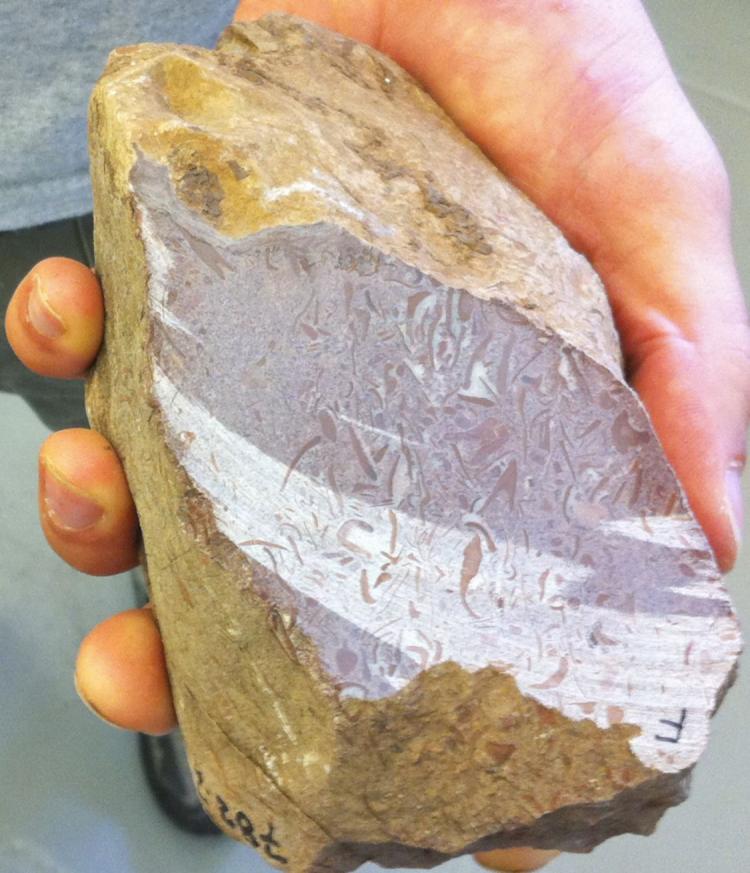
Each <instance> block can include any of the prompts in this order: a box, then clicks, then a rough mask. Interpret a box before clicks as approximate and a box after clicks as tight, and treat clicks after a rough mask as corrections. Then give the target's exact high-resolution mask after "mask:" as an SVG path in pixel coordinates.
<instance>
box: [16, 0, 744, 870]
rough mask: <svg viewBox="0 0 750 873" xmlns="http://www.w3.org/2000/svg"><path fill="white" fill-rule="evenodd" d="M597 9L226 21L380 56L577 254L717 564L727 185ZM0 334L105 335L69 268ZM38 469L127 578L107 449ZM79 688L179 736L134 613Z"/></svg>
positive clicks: (64, 517) (635, 38) (99, 633)
mask: <svg viewBox="0 0 750 873" xmlns="http://www.w3.org/2000/svg"><path fill="white" fill-rule="evenodd" d="M607 5H608V4H604V3H602V2H597V0H565V2H561V0H558V2H549V0H544V2H541V0H540V2H536V3H526V4H518V3H511V2H495V3H492V4H488V3H486V2H481V0H442V2H440V3H439V4H438V3H437V0H413V2H412V3H410V4H409V6H408V16H407V15H406V14H405V12H404V7H403V6H401V7H400V9H399V7H398V6H397V4H387V3H385V2H378V0H358V2H354V0H349V2H347V0H338V2H331V0H316V2H304V3H303V2H301V0H300V2H293V0H287V2H271V0H268V2H243V3H241V4H240V8H239V10H238V18H240V19H243V18H255V17H258V16H259V15H262V14H264V13H265V12H268V11H279V10H281V11H289V12H298V13H299V14H301V15H304V17H307V18H312V19H314V20H317V21H319V22H320V23H322V24H325V25H327V26H329V27H333V28H334V29H338V30H340V31H342V32H344V33H346V34H348V35H350V36H354V37H356V38H358V39H361V40H363V41H366V42H370V43H372V44H374V45H376V47H378V48H380V49H381V50H384V51H386V52H387V53H388V54H391V55H392V56H393V57H394V58H395V59H396V60H397V61H398V62H399V63H401V65H402V66H404V67H406V68H407V69H408V70H410V71H411V72H412V73H413V74H414V75H415V76H416V77H417V78H419V79H420V80H421V81H422V82H423V84H424V85H425V86H426V87H427V89H428V90H429V91H430V92H431V93H432V94H433V96H434V97H435V98H436V99H437V100H438V101H439V102H440V103H441V104H442V105H443V106H444V108H445V109H446V110H447V111H448V112H449V114H451V115H452V116H453V117H454V119H455V120H456V121H457V122H458V123H459V124H460V125H461V126H462V127H463V128H464V130H465V131H466V132H467V134H468V135H469V136H470V137H471V138H473V139H474V140H475V141H476V142H478V143H479V145H480V146H481V147H482V148H483V149H484V150H485V152H486V153H487V154H488V155H489V156H490V157H491V158H492V159H493V160H494V161H495V162H496V163H497V164H498V166H500V167H501V169H502V170H503V171H504V172H505V173H506V175H508V176H509V177H510V178H511V179H512V180H513V181H514V182H515V183H516V184H517V185H518V186H519V187H521V188H522V189H523V190H525V191H526V193H528V194H529V196H530V197H531V198H532V199H533V200H534V201H535V202H536V203H537V205H539V206H540V207H541V208H542V209H543V211H545V212H546V213H547V214H548V215H549V216H550V217H551V218H552V219H553V220H554V221H555V222H556V223H557V224H558V225H559V226H560V227H561V228H562V229H563V230H564V232H565V233H566V234H567V236H568V238H569V239H570V241H571V242H572V243H573V245H574V246H576V247H577V248H579V249H580V250H581V251H583V252H584V253H585V254H586V255H587V256H588V257H589V259H590V260H591V261H592V263H593V264H594V266H595V267H596V268H597V270H598V272H599V273H600V275H601V276H602V278H603V279H604V281H605V284H606V286H607V289H608V292H609V295H610V300H611V302H612V306H613V310H614V313H615V317H616V320H617V323H618V327H619V329H620V334H621V338H622V343H623V349H624V353H625V358H626V361H627V365H628V373H629V376H630V378H631V381H632V384H633V385H634V387H636V389H637V390H638V391H639V393H640V394H641V397H642V399H643V401H644V403H645V404H646V406H647V408H648V409H649V412H650V413H651V416H652V419H653V421H654V424H655V426H656V428H657V431H658V433H659V435H660V437H661V440H662V442H663V444H664V447H665V449H666V451H667V454H668V456H669V458H670V460H671V461H672V464H673V465H674V466H675V468H676V470H677V472H678V475H679V476H680V478H681V480H682V482H683V485H684V486H685V488H686V491H687V493H688V496H689V499H690V502H691V505H692V506H693V509H694V511H695V512H696V515H697V516H698V518H699V520H700V522H701V523H702V525H703V527H704V529H705V530H706V533H707V535H708V537H709V540H710V542H711V544H712V546H713V548H714V550H715V552H716V555H717V558H718V560H719V562H720V564H721V566H722V567H723V568H724V569H729V568H730V567H731V566H732V564H733V563H734V560H735V558H736V552H737V539H738V537H737V534H736V530H738V529H739V526H740V519H741V492H740V487H739V471H740V468H741V465H742V463H743V462H744V443H745V432H746V426H747V420H748V406H749V403H750V400H749V395H750V374H749V370H750V367H749V366H748V360H749V358H750V340H749V339H748V327H747V316H746V312H745V308H744V303H743V298H742V294H741V291H740V288H739V281H738V278H737V273H736V268H735V266H734V261H733V257H732V252H731V244H730V233H729V194H728V185H727V181H726V176H725V173H724V170H723V166H722V164H721V161H720V159H719V157H718V155H717V154H716V151H715V149H714V147H713V144H712V143H711V140H710V138H709V137H708V135H707V134H706V132H705V131H704V130H703V128H702V127H701V125H700V123H699V122H698V120H697V119H696V117H695V115H694V114H693V112H692V110H691V109H690V107H689V105H688V104H687V101H686V100H685V98H684V95H683V94H682V92H681V91H680V89H679V86H678V85H677V83H676V81H675V79H674V77H673V75H672V73H671V71H670V69H669V66H668V64H667V61H666V59H665V58H664V55H663V52H662V50H661V47H660V45H659V43H658V40H657V39H656V37H655V36H654V34H653V32H652V30H651V28H650V25H649V23H648V20H647V18H646V16H645V14H644V13H643V11H642V9H641V7H640V6H639V5H638V4H637V3H636V2H635V0H624V2H623V3H622V4H620V5H619V6H618V11H617V16H616V18H615V17H612V14H611V13H609V12H608V11H607V8H605V7H606V6H607ZM530 83H533V85H531V86H530ZM36 277H38V278H39V279H40V280H41V283H42V286H43V287H44V289H45V290H46V293H47V298H48V301H49V304H50V305H51V307H52V309H53V310H54V311H56V312H57V313H58V315H59V319H60V321H61V323H62V324H63V325H64V329H63V330H62V331H61V330H60V325H56V324H55V319H54V316H51V315H50V314H49V313H47V317H46V318H45V316H44V312H45V309H44V306H43V305H42V304H41V303H40V302H39V301H38V299H36V302H32V305H31V309H30V318H31V321H32V324H33V323H34V321H35V316H36V321H39V320H40V319H41V321H40V325H41V327H40V329H39V331H37V330H35V329H34V328H33V327H32V326H31V325H30V324H29V320H28V318H27V312H29V308H28V303H29V295H30V292H31V290H32V287H33V285H34V280H35V278H36ZM34 299H35V298H34ZM7 328H8V334H9V338H10V340H11V343H12V344H13V345H14V348H15V349H16V351H17V353H18V354H19V357H21V359H22V360H23V361H24V362H25V363H27V365H29V366H31V367H32V369H35V370H37V371H38V372H42V373H45V374H47V375H61V376H67V377H70V376H75V375H80V374H82V373H83V372H84V371H85V369H86V367H87V366H88V365H89V364H90V362H91V360H92V359H93V357H94V356H95V352H96V348H97V347H98V342H99V339H100V336H101V296H100V291H99V289H98V286H97V283H96V280H95V279H94V277H93V276H92V274H91V273H90V271H88V270H87V269H86V268H84V267H82V266H81V265H76V264H73V263H72V262H69V261H62V260H61V259H56V260H53V261H46V262H43V263H42V264H40V265H38V266H37V267H35V268H34V270H32V271H31V273H30V274H29V276H28V277H27V278H26V279H25V280H24V282H22V283H21V286H20V287H19V290H18V292H17V294H16V297H15V298H14V301H13V304H12V305H11V307H10V309H9V312H8V320H7ZM40 467H41V471H42V474H43V475H42V477H41V481H40V488H41V495H42V500H41V512H42V524H43V527H44V529H45V533H46V535H47V537H48V539H49V540H50V543H51V544H52V546H53V548H55V550H56V551H57V552H58V553H59V554H61V555H62V556H63V557H64V558H65V559H66V560H68V561H69V562H70V563H72V564H73V565H74V566H76V567H78V568H80V569H82V570H84V571H86V572H92V573H111V572H117V571H119V570H124V569H127V568H128V567H130V566H133V565H134V563H135V562H136V560H137V558H136V543H137V525H136V519H135V513H134V509H133V506H132V500H131V498H130V496H129V493H128V490H127V484H126V482H125V478H124V475H123V474H122V470H121V468H120V467H119V464H118V462H117V460H116V457H115V455H114V453H113V452H112V450H111V448H110V447H109V446H108V445H107V444H106V441H104V440H103V439H102V438H101V437H100V436H98V435H97V434H94V433H93V432H90V431H83V430H75V431H65V432H61V433H60V434H56V435H55V436H53V437H51V438H50V440H49V441H48V442H47V443H45V446H44V447H43V449H42V453H41V457H40ZM73 494H75V495H76V496H77V497H78V498H82V497H91V498H93V499H94V503H95V505H94V506H93V507H92V506H91V505H87V504H86V503H85V501H83V500H80V499H78V500H76V499H72V497H71V495H73ZM65 497H67V501H66V500H65V499H62V498H65ZM733 518H734V519H735V522H733ZM77 681H78V685H79V688H80V690H81V693H82V695H83V696H84V697H85V698H87V699H88V701H89V703H90V705H91V706H92V707H93V708H94V709H95V710H96V711H98V712H99V713H100V714H101V715H103V716H104V717H105V718H107V719H108V720H110V721H113V722H115V723H117V724H119V725H121V726H124V727H130V728H135V729H146V730H152V731H155V732H159V731H162V730H167V729H169V727H171V726H172V724H173V720H174V713H173V710H172V708H171V701H170V698H169V686H168V681H167V678H166V672H165V669H164V661H163V653H162V652H161V648H160V645H159V640H158V632H157V630H156V626H155V624H154V622H153V619H152V618H151V616H150V613H148V612H144V611H139V610H131V611H129V612H128V613H124V614H122V615H120V616H115V617H114V618H112V619H110V620H109V621H108V622H105V623H104V624H103V625H100V626H99V628H97V629H96V630H95V631H94V632H92V634H91V635H90V636H89V637H87V639H86V640H85V641H84V644H83V646H82V648H81V653H80V656H79V661H78V666H77ZM136 690H137V692H138V693H135V692H136ZM527 869H528V868H527Z"/></svg>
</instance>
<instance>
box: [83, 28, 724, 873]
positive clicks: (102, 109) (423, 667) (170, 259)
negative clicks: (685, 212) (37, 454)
mask: <svg viewBox="0 0 750 873" xmlns="http://www.w3.org/2000/svg"><path fill="white" fill-rule="evenodd" d="M97 100H98V101H99V102H98V103H97V102H96V101H97ZM92 118H93V125H94V128H95V130H96V131H98V134H97V135H98V140H97V139H96V138H95V139H94V143H95V144H94V146H93V151H92V160H93V165H94V168H95V170H94V172H95V190H96V192H97V214H98V216H99V229H98V236H97V258H98V263H99V266H100V271H101V273H102V279H103V283H104V286H105V291H106V292H107V295H108V298H107V307H108V312H109V314H110V319H109V322H108V335H107V346H106V356H105V358H104V359H103V360H102V361H101V362H100V365H99V370H98V372H97V375H96V376H95V379H94V382H93V384H92V388H91V389H90V407H91V410H92V415H93V416H94V419H95V423H97V426H99V427H101V428H102V429H103V430H105V432H107V433H108V434H109V435H110V436H111V437H112V439H113V441H114V442H115V445H116V446H117V447H118V450H120V452H121V454H123V456H124V459H125V464H126V469H127V471H128V476H129V478H130V480H131V485H132V487H133V491H134V494H135V496H136V500H137V503H138V508H139V513H140V516H141V522H142V527H143V531H144V540H145V546H146V556H147V560H148V567H149V575H150V578H151V584H152V589H153V594H154V600H155V605H156V609H157V614H158V616H159V621H160V624H161V627H162V631H163V633H164V637H165V643H166V647H167V655H168V658H169V663H170V670H171V675H172V682H173V688H174V692H175V698H176V702H177V706H178V711H179V713H180V719H181V723H182V725H183V729H184V730H185V733H186V736H187V739H188V744H189V751H190V756H191V760H192V762H193V765H194V768H195V770H196V774H197V778H198V781H199V782H200V784H201V786H202V790H203V791H204V792H205V791H206V790H207V789H206V787H205V786H206V785H208V784H209V783H210V785H211V786H212V788H211V790H209V791H208V794H207V795H206V803H207V807H208V808H209V810H210V811H211V812H212V813H213V814H214V815H215V817H216V818H217V821H218V822H219V823H220V824H221V825H222V826H223V827H224V828H225V830H227V832H228V833H232V834H233V835H234V836H239V835H240V833H239V831H242V834H243V835H244V836H245V838H247V827H245V826H244V824H242V822H244V819H248V815H247V814H246V812H245V811H244V810H245V809H248V810H250V812H251V815H250V818H253V817H254V816H256V815H257V816H260V817H261V818H264V817H265V818H268V820H269V827H270V822H271V819H273V823H274V824H273V826H274V828H275V830H273V831H271V832H272V833H275V834H276V835H277V838H278V839H279V840H280V841H281V843H283V844H284V852H285V853H286V854H284V855H283V857H284V859H285V860H284V861H283V862H281V861H279V860H278V858H277V857H274V855H275V854H277V855H280V854H281V850H280V849H279V851H278V852H274V851H273V850H272V851H270V852H269V851H268V849H269V846H268V845H266V847H265V848H266V852H265V854H266V857H267V859H268V860H270V861H271V862H272V863H277V864H280V865H282V866H284V865H285V864H286V863H291V864H292V867H293V868H294V869H295V870H296V869H300V870H308V869H321V870H322V869H331V868H334V869H342V870H343V869H348V868H350V867H352V866H355V865H356V863H360V862H361V861H362V860H365V859H366V858H370V857H375V858H377V859H378V860H380V861H381V862H384V863H398V864H415V863H416V864H428V863H437V862H439V861H440V860H443V859H444V858H445V857H446V855H447V854H452V853H457V852H460V851H466V850H469V849H470V848H471V847H472V846H474V847H476V845H478V842H480V841H482V840H485V844H486V846H489V845H502V844H513V843H515V844H518V843H523V842H533V844H534V845H538V846H542V845H547V846H549V847H561V848H570V849H576V848H580V849H586V848H590V847H591V846H593V845H595V844H596V843H597V842H599V841H601V840H602V839H605V838H606V837H607V836H610V835H612V834H615V833H620V832H623V831H626V830H635V831H638V832H648V831H649V830H650V829H651V828H652V827H653V825H654V823H655V821H656V819H657V818H658V815H659V814H660V813H661V811H662V810H663V809H664V808H665V807H666V806H668V805H670V804H673V803H676V802H679V800H681V799H682V798H683V796H684V780H685V777H686V775H687V774H688V773H689V770H690V768H691V767H692V766H693V764H694V763H695V762H696V760H697V759H698V757H699V756H700V754H701V752H702V750H703V749H704V747H705V744H706V741H707V735H708V724H709V718H710V716H711V714H712V713H713V711H714V709H715V707H716V705H717V701H718V700H719V699H720V696H721V695H722V693H723V691H724V689H725V688H726V686H727V683H728V681H729V679H730V677H731V674H732V669H733V665H734V663H735V661H736V658H737V655H738V652H739V648H740V640H739V632H738V627H737V622H736V618H735V617H734V615H733V613H732V609H731V604H730V602H729V598H728V595H727V593H726V591H725V589H724V588H723V586H722V584H721V580H720V577H719V574H718V571H717V568H716V565H715V561H714V559H713V556H712V554H711V552H710V550H709V547H708V545H707V543H706V540H705V537H704V535H703V533H702V532H701V530H700V528H699V526H698V525H697V523H696V521H695V519H694V518H693V516H692V514H691V512H690V509H689V506H688V504H687V501H686V499H685V497H684V494H683V493H682V491H681V489H680V487H679V484H678V483H677V481H676V479H675V476H674V473H673V471H672V469H671V468H670V466H669V464H668V462H667V461H666V459H665V457H664V454H663V452H662V449H661V447H660V445H659V442H658V440H657V438H656V436H655V434H654V432H653V429H652V427H651V424H650V422H649V419H648V416H647V414H646V412H645V410H644V409H643V407H642V405H641V404H640V401H639V400H638V398H637V397H636V395H635V394H634V393H633V392H632V391H631V389H630V388H629V387H628V386H627V384H626V383H625V381H624V379H623V376H622V372H621V369H620V366H619V350H618V348H617V342H616V332H615V330H614V326H613V324H612V320H611V315H610V313H609V309H608V306H607V303H606V298H605V296H604V293H603V289H602V287H601V284H600V283H599V281H598V279H597V278H596V276H595V275H594V273H593V272H592V271H591V269H590V267H589V266H588V265H587V264H586V262H585V261H584V260H583V259H582V258H581V257H580V256H579V255H576V254H575V253H574V252H572V251H571V250H570V249H569V248H568V247H567V245H566V243H565V241H564V240H563V239H562V237H561V235H560V234H559V233H558V232H557V231H556V230H555V229H554V228H553V227H552V226H551V225H550V224H549V222H547V221H546V220H545V219H544V218H543V216H541V215H540V214H539V213H538V212H537V211H536V210H535V209H534V208H533V207H532V206H531V205H530V204H529V203H528V201H527V200H526V199H525V198H523V197H522V196H521V195H520V194H518V192H516V191H515V190H514V189H513V188H512V187H511V186H510V185H508V183H507V182H506V181H505V180H504V179H503V178H502V177H501V176H500V175H499V174H498V173H497V171H496V170H494V168H491V167H490V165H489V164H488V163H487V162H486V160H485V159H484V158H483V156H482V155H481V154H480V153H479V152H478V151H477V150H476V149H474V148H473V147H472V146H470V145H469V144H468V143H466V141H465V140H464V139H463V138H462V136H461V135H460V134H459V133H458V131H456V130H455V128H454V127H453V126H452V125H451V123H450V122H449V121H448V120H447V119H446V118H445V117H444V116H443V115H442V114H441V113H440V112H439V110H438V109H437V108H436V107H435V106H434V104H432V103H431V101H429V98H428V97H427V96H426V95H425V94H424V93H423V92H421V91H420V90H419V89H418V87H417V86H416V85H415V84H414V83H413V82H412V81H411V80H410V79H409V78H408V77H407V76H406V75H405V74H404V73H403V71H401V70H399V69H398V67H396V66H395V65H394V64H393V63H392V62H390V61H388V60H387V59H385V58H382V57H381V56H379V55H377V54H376V53H374V52H372V51H370V50H369V49H364V48H363V47H361V46H355V45H354V44H353V43H350V42H349V41H347V40H343V39H341V38H338V37H335V36H333V35H331V34H326V33H324V32H322V31H319V30H317V29H315V28H312V27H308V26H303V25H301V24H299V23H297V22H294V21H291V20H289V19H284V18H279V17H273V18H270V19H265V20H264V21H263V22H262V23H261V24H258V25H251V26H250V25H249V26H244V27H235V28H233V29H231V30H230V31H229V33H228V35H227V36H226V37H225V38H224V41H223V43H222V45H221V48H220V51H218V52H216V53H209V52H203V51H201V50H198V49H185V48H183V49H178V48H174V47H163V46H146V47H142V48H135V49H126V50H122V52H120V53H119V54H118V53H115V55H113V58H112V59H111V61H110V70H109V73H108V76H105V78H104V79H103V81H102V84H100V86H99V92H98V97H97V96H96V95H95V101H94V111H93V115H92ZM97 142H98V143H99V145H96V143H97ZM97 168H98V169H97ZM118 209H121V210H122V212H118ZM127 253H130V254H127ZM136 264H137V265H140V266H138V267H136V266H134V265H136ZM139 271H141V272H139ZM136 274H138V275H137V276H136ZM134 337H135V338H136V339H140V340H142V341H136V342H134V341H133V338H134ZM97 380H98V381H97ZM113 398H115V399H116V400H114V399H113ZM153 470H158V471H159V475H157V476H154V473H153ZM264 634H266V636H264ZM258 701H265V703H264V705H260V704H259V702H258ZM480 701H484V703H481V702H480ZM311 713H314V715H311ZM438 751H439V754H438ZM454 754H455V755H456V756H457V757H456V762H455V763H451V762H452V761H453V758H452V757H451V756H452V755H454ZM544 755H548V756H550V757H549V759H548V760H546V761H545V762H544V766H542V767H541V768H540V764H539V760H538V759H539V757H540V756H544ZM368 756H371V759H370V758H369V757H368ZM368 761H369V763H368ZM451 768H453V769H452V770H451ZM446 769H447V770H448V771H449V773H448V775H449V776H450V778H449V780H448V782H445V778H447V777H445V774H444V773H443V774H442V775H441V771H445V770H446ZM451 772H453V773H454V775H451ZM459 773H460V777H459V776H458V774H459ZM259 774H260V775H259ZM441 779H442V780H443V781H441ZM508 786H511V788H512V790H511V791H509V790H508ZM278 792H281V795H283V800H282V799H281V797H280V795H279V793H278ZM289 804H291V806H289ZM230 809H234V810H237V809H239V810H240V812H241V813H242V816H244V819H242V822H240V818H238V817H239V815H240V813H239V812H237V813H236V815H235V813H233V812H231V811H229V810H230ZM258 810H262V811H261V812H259V811H258ZM268 810H271V812H268ZM298 811H299V812H298ZM300 813H302V814H303V820H304V827H309V826H310V825H309V822H310V821H314V822H315V823H316V826H317V825H320V828H321V833H320V834H319V833H317V832H316V833H315V835H312V834H308V835H307V836H305V837H304V839H303V837H302V836H301V833H302V832H301V831H300V828H302V827H303V825H302V824H300V820H298V818H295V816H299V814H300ZM233 816H234V817H233ZM459 821H461V822H462V823H459ZM238 822H239V825H238ZM437 822H440V823H441V824H440V826H438V825H437V824H436V823H437ZM240 825H241V826H240ZM295 834H296V836H295ZM487 840H490V842H487ZM248 841H249V842H251V843H252V842H253V840H252V839H249V840H248ZM255 842H257V840H255ZM253 844H254V843H253ZM378 847H379V848H378ZM261 848H262V846H261ZM271 848H272V849H273V847H271ZM440 853H443V854H440ZM353 859H354V860H353Z"/></svg>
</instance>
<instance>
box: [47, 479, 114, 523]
mask: <svg viewBox="0 0 750 873" xmlns="http://www.w3.org/2000/svg"><path fill="white" fill-rule="evenodd" d="M42 494H43V495H44V506H45V509H46V510H47V514H48V515H49V517H50V518H51V520H52V521H53V522H54V523H55V524H56V525H57V526H58V527H63V528H67V529H68V530H85V529H86V528H87V527H91V526H92V525H93V524H96V522H97V521H99V519H100V518H101V517H102V516H103V515H104V509H103V508H102V507H101V506H99V504H98V503H96V502H95V501H94V500H92V499H91V498H90V497H86V496H84V495H83V494H78V493H76V492H75V491H72V490H71V489H70V488H69V487H68V486H67V485H66V483H65V482H64V481H63V480H62V479H61V478H58V476H57V475H55V473H53V472H52V471H51V470H49V469H48V468H47V466H46V465H42Z"/></svg>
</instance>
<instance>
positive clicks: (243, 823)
mask: <svg viewBox="0 0 750 873" xmlns="http://www.w3.org/2000/svg"><path fill="white" fill-rule="evenodd" d="M235 821H236V822H237V824H238V825H239V828H240V833H241V834H242V836H243V837H244V838H245V840H246V841H247V842H248V843H250V845H251V846H254V847H255V848H256V849H259V848H260V843H259V842H258V839H257V837H256V836H255V827H254V826H253V823H252V822H251V821H250V819H249V818H248V816H247V813H245V812H243V811H242V810H240V811H239V812H238V813H237V815H236V816H235Z"/></svg>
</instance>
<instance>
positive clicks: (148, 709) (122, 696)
mask: <svg viewBox="0 0 750 873" xmlns="http://www.w3.org/2000/svg"><path fill="white" fill-rule="evenodd" d="M75 682H76V690H77V691H78V694H79V695H80V697H81V699H82V700H83V701H84V703H85V704H86V705H87V706H88V707H89V709H91V710H92V711H93V712H94V713H95V714H96V715H98V716H99V717H100V718H102V719H104V721H106V722H108V723H109V724H112V725H115V726H116V727H120V728H125V729H126V730H131V731H140V732H141V733H146V734H165V733H168V732H169V731H171V730H172V729H173V728H174V727H175V726H176V723H177V719H176V716H175V711H174V705H173V703H172V693H171V691H170V687H169V676H168V674H167V666H166V661H165V659H164V648H163V646H162V642H161V636H160V634H159V629H158V627H157V625H156V621H155V620H154V616H153V613H152V612H151V609H150V608H149V607H144V608H142V609H129V610H128V611H127V612H121V613H119V614H117V615H113V616H112V617H111V618H108V619H107V620H106V621H103V622H102V623H101V624H98V625H97V626H96V627H95V628H94V629H93V630H92V631H91V632H90V633H89V634H88V636H86V638H85V639H84V641H83V643H81V647H80V649H79V651H78V660H77V661H76V673H75Z"/></svg>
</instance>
